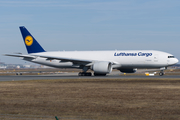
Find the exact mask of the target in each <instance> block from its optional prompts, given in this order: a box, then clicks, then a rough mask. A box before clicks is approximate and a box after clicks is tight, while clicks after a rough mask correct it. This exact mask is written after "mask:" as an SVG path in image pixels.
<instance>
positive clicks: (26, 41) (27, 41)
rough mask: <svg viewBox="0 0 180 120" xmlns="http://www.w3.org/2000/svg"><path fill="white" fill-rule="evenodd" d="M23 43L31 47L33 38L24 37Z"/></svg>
mask: <svg viewBox="0 0 180 120" xmlns="http://www.w3.org/2000/svg"><path fill="white" fill-rule="evenodd" d="M25 43H26V45H27V46H31V45H32V43H33V38H32V37H31V36H26V38H25Z"/></svg>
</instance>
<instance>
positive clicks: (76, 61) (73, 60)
mask: <svg viewBox="0 0 180 120" xmlns="http://www.w3.org/2000/svg"><path fill="white" fill-rule="evenodd" d="M4 55H5V56H12V57H20V58H23V59H31V60H33V59H36V58H38V57H41V58H46V60H61V62H73V64H80V65H89V64H91V63H93V62H94V61H92V60H83V59H74V58H64V57H54V56H44V55H22V54H4Z"/></svg>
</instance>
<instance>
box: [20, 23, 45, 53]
mask: <svg viewBox="0 0 180 120" xmlns="http://www.w3.org/2000/svg"><path fill="white" fill-rule="evenodd" d="M19 28H20V31H21V34H22V37H23V40H24V43H25V46H26V49H27V52H28V54H29V53H38V52H45V50H44V49H43V48H42V47H41V45H40V44H39V43H38V42H37V41H36V39H35V38H34V37H33V36H32V35H31V34H30V33H29V31H28V30H27V29H26V28H25V27H24V26H21V27H19Z"/></svg>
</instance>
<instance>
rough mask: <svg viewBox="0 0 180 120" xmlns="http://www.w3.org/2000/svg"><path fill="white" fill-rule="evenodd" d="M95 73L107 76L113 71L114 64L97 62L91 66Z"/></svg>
mask: <svg viewBox="0 0 180 120" xmlns="http://www.w3.org/2000/svg"><path fill="white" fill-rule="evenodd" d="M91 67H92V68H91V69H92V70H93V71H94V73H98V74H107V73H111V71H112V64H111V63H110V62H96V63H94V64H93V65H92V66H91Z"/></svg>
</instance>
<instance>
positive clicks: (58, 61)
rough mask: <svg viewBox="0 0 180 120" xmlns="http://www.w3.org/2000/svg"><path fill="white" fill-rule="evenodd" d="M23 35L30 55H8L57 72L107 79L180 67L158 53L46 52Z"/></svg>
mask: <svg viewBox="0 0 180 120" xmlns="http://www.w3.org/2000/svg"><path fill="white" fill-rule="evenodd" d="M19 28H20V31H21V34H22V37H23V40H24V43H25V46H26V49H27V52H28V54H5V56H12V57H20V58H22V59H23V60H26V61H29V62H33V63H38V64H42V65H46V66H51V67H55V68H77V69H82V72H79V73H78V75H79V76H92V73H91V72H87V71H88V70H89V69H90V70H92V71H93V72H94V76H105V75H106V74H110V73H111V72H112V69H117V70H119V71H120V72H123V73H135V72H136V71H137V69H139V68H145V69H151V68H158V69H159V70H160V72H159V75H160V76H162V75H164V70H165V69H167V67H168V66H171V65H174V64H176V63H178V62H179V61H178V59H177V58H175V57H174V56H173V55H172V54H169V53H166V52H162V51H157V50H114V51H113V50H112V51H51V52H47V51H45V50H44V49H43V48H42V46H41V45H40V44H39V43H38V42H37V40H36V39H35V38H34V37H33V36H32V35H31V34H30V32H29V31H28V30H27V29H26V28H25V27H24V26H20V27H19Z"/></svg>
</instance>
